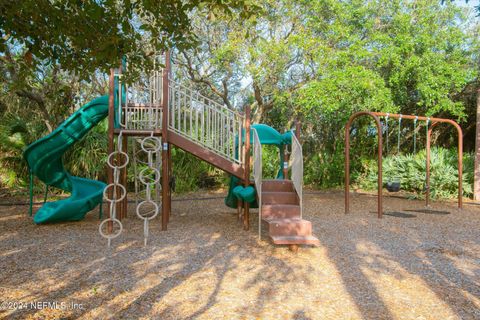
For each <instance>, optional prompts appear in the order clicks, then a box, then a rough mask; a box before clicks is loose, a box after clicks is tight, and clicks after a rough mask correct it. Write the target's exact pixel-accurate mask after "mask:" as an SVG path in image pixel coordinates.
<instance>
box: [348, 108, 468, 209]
mask: <svg viewBox="0 0 480 320" xmlns="http://www.w3.org/2000/svg"><path fill="white" fill-rule="evenodd" d="M361 116H369V117H372V118H373V119H374V120H375V124H376V126H377V133H378V134H377V137H378V152H377V153H378V187H377V188H378V195H377V199H378V200H377V205H378V207H377V215H378V218H382V216H383V203H382V197H383V177H382V152H383V125H382V122H381V121H380V118H381V117H383V118H384V119H385V128H386V148H387V152H388V149H389V146H388V120H389V118H393V119H398V137H397V153H399V152H400V138H401V126H402V119H406V120H413V121H414V143H413V148H414V153H415V152H416V140H417V139H416V128H417V122H418V121H425V127H426V173H425V180H426V181H425V205H426V206H427V207H429V206H430V144H431V135H432V130H433V129H434V128H435V127H436V126H437V125H438V124H439V123H448V124H451V125H453V126H454V127H455V128H456V129H457V134H458V142H457V143H458V208H459V209H462V206H463V204H462V196H463V193H462V190H463V189H462V172H463V163H462V159H463V140H462V138H463V133H462V128H460V126H459V125H458V123H456V122H455V121H453V120H451V119H443V118H431V117H422V116H414V115H402V114H390V113H383V112H370V111H360V112H357V113H355V114H353V115H352V116H351V117H350V119H349V120H348V122H347V125H346V126H345V213H349V212H350V128H351V126H352V123H353V121H354V120H355V119H357V118H358V117H361ZM400 187H401V181H400V179H399V178H395V177H394V178H390V179H389V181H387V182H386V183H385V188H386V189H387V190H388V191H389V192H398V191H400Z"/></svg>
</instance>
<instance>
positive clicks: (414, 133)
mask: <svg viewBox="0 0 480 320" xmlns="http://www.w3.org/2000/svg"><path fill="white" fill-rule="evenodd" d="M417 121H418V116H415V119H414V120H413V154H415V153H417Z"/></svg>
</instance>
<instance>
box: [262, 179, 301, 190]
mask: <svg viewBox="0 0 480 320" xmlns="http://www.w3.org/2000/svg"><path fill="white" fill-rule="evenodd" d="M262 191H265V192H274V191H282V192H294V191H295V188H294V187H293V182H292V180H263V181H262Z"/></svg>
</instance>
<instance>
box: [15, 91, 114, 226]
mask: <svg viewBox="0 0 480 320" xmlns="http://www.w3.org/2000/svg"><path fill="white" fill-rule="evenodd" d="M107 115H108V96H102V97H99V98H96V99H94V100H92V101H90V102H89V103H87V104H85V105H84V106H82V107H81V108H80V109H79V110H78V111H76V112H75V113H73V114H72V115H71V116H70V117H69V118H68V119H67V120H65V121H64V122H63V123H62V124H61V125H60V126H59V127H58V128H57V129H55V131H53V132H52V133H50V134H49V135H47V136H45V137H43V138H41V139H39V140H37V141H35V142H34V143H32V144H31V145H29V146H28V147H27V148H26V150H25V151H24V153H23V157H24V158H25V160H26V161H27V163H28V167H29V168H30V173H31V174H33V175H35V176H37V177H38V178H39V179H40V180H41V181H43V182H44V183H45V184H46V185H47V186H54V187H56V188H59V189H61V190H64V191H67V192H71V196H70V197H68V198H67V199H63V200H59V201H54V202H47V203H45V204H44V205H43V206H42V207H41V208H40V209H39V210H38V211H37V212H36V213H35V216H34V219H33V220H34V222H35V223H37V224H39V223H46V222H60V221H76V220H81V219H83V218H84V217H85V215H86V214H87V213H88V212H89V211H91V210H92V209H94V208H95V207H96V206H97V205H98V204H100V203H101V202H102V197H103V189H104V188H105V186H106V185H105V183H103V182H100V181H96V180H89V179H84V178H80V177H74V176H71V175H70V174H69V173H68V172H67V171H66V170H65V168H64V167H63V162H62V156H63V154H64V153H65V152H66V151H67V150H68V149H69V148H71V147H72V146H73V145H74V144H75V142H77V141H79V140H80V139H82V138H83V137H84V136H85V135H86V134H87V133H88V132H89V131H90V130H91V129H92V128H93V127H95V126H96V125H97V124H98V123H99V122H100V121H101V120H102V119H104V118H105V117H106V116H107ZM30 192H31V191H30Z"/></svg>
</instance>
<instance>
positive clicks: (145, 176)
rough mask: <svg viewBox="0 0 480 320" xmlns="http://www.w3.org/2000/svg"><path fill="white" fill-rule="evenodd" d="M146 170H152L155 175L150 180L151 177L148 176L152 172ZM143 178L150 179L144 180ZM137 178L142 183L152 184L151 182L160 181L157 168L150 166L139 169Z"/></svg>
mask: <svg viewBox="0 0 480 320" xmlns="http://www.w3.org/2000/svg"><path fill="white" fill-rule="evenodd" d="M148 170H153V172H154V174H155V177H154V178H153V180H152V177H149V176H150V174H151V173H152V172H149V173H147V171H148ZM145 178H147V179H148V180H151V181H146V180H145ZM138 179H140V181H141V182H142V183H143V184H144V185H147V184H152V183H158V182H159V181H160V172H159V171H158V169H157V168H152V167H145V168H143V169H142V171H140V174H139V175H138Z"/></svg>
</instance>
